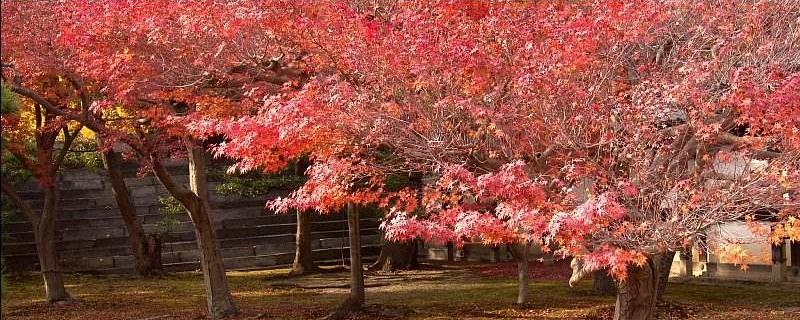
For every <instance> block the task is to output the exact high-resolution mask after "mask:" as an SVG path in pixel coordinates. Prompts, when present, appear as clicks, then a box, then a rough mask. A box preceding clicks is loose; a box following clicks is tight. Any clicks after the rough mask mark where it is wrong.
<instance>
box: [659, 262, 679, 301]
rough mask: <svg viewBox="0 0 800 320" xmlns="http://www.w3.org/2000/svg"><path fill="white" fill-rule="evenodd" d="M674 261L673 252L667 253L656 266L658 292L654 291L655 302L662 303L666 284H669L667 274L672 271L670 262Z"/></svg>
mask: <svg viewBox="0 0 800 320" xmlns="http://www.w3.org/2000/svg"><path fill="white" fill-rule="evenodd" d="M674 259H675V251H667V252H666V253H665V254H664V256H663V257H661V261H660V264H659V266H658V290H657V291H656V301H659V302H660V301H664V292H665V291H667V283H668V282H669V273H670V270H671V269H672V262H673V260H674Z"/></svg>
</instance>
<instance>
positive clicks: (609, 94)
mask: <svg viewBox="0 0 800 320" xmlns="http://www.w3.org/2000/svg"><path fill="white" fill-rule="evenodd" d="M791 6H792V4H791V2H781V1H775V2H765V3H763V4H760V5H759V6H758V7H757V8H756V9H758V10H753V12H751V13H748V14H744V15H742V13H743V12H745V11H746V10H745V9H744V8H745V7H747V5H743V4H736V3H733V2H726V1H721V2H719V3H714V4H700V5H697V4H693V3H688V2H681V1H676V2H670V3H660V2H650V1H639V2H629V3H621V2H614V1H612V2H602V3H601V2H592V1H588V2H558V3H548V4H519V3H498V4H492V5H487V4H483V3H480V2H469V1H466V2H442V3H434V4H413V3H403V5H398V6H392V5H391V4H385V5H383V6H381V5H379V6H376V7H374V8H364V7H359V6H348V5H345V4H341V3H338V4H334V5H332V6H318V7H314V8H305V10H304V11H302V12H301V15H300V17H298V18H295V20H294V21H295V23H296V24H297V25H298V26H302V27H303V30H304V32H300V33H298V34H296V35H295V39H296V40H295V41H296V42H297V43H299V44H301V45H303V46H304V48H305V50H306V52H308V55H309V57H307V61H308V62H309V63H310V64H311V65H312V66H313V67H314V68H315V74H316V76H315V77H314V78H312V79H311V81H310V82H309V83H308V84H307V85H305V86H304V87H303V88H302V89H301V90H299V91H297V92H291V93H285V94H283V95H282V96H278V97H273V98H272V99H270V100H269V101H268V103H267V104H266V105H265V108H264V109H263V110H262V111H261V114H260V115H259V116H258V117H260V118H256V119H258V120H256V122H255V123H252V122H251V123H249V124H248V123H247V122H248V121H252V120H241V119H240V120H237V121H235V122H232V123H228V124H226V125H222V126H221V127H219V128H217V129H221V131H223V132H224V131H226V130H229V133H228V136H233V137H234V138H233V139H232V140H230V141H228V142H227V143H226V144H224V145H222V146H220V148H219V149H218V151H219V152H222V153H226V154H231V155H234V156H236V157H240V158H243V159H244V161H243V162H242V163H241V164H242V168H244V169H251V168H255V167H258V166H260V165H261V164H260V162H259V160H258V159H263V158H264V157H267V156H274V155H273V154H270V153H267V152H263V150H268V149H270V148H273V147H274V145H273V143H276V144H285V143H297V142H303V143H305V146H307V147H308V148H310V149H311V150H314V152H315V153H314V156H315V159H316V160H317V162H316V164H315V166H314V167H312V169H311V170H310V171H309V173H310V175H311V178H310V179H309V181H308V182H307V184H306V185H305V186H304V187H303V188H301V189H300V190H298V192H296V193H295V194H294V195H293V196H292V197H290V198H289V199H284V200H283V201H279V202H277V203H276V205H277V206H278V207H279V208H280V207H282V206H286V207H299V208H314V209H317V210H320V211H323V212H324V211H326V210H331V209H332V208H334V209H335V208H340V207H342V206H344V205H345V204H347V203H363V204H366V203H376V202H377V203H382V204H384V205H387V206H391V207H392V214H391V215H390V217H389V219H388V220H389V221H388V222H387V224H386V225H385V228H386V231H387V236H388V237H390V238H395V239H407V238H412V237H418V236H421V237H423V238H426V239H428V240H436V238H439V240H445V239H454V240H456V241H459V240H463V239H465V238H467V239H468V238H473V237H476V236H477V237H480V238H482V239H483V240H484V241H485V242H488V243H497V242H506V241H519V240H520V239H524V240H525V241H530V240H533V239H540V238H541V237H545V238H546V239H547V240H549V241H552V242H556V243H558V244H559V245H560V246H561V248H560V250H559V253H560V254H564V255H574V256H578V257H580V267H579V268H578V272H577V274H576V279H577V278H580V276H581V274H582V273H585V272H588V271H592V270H598V269H601V268H608V269H609V270H610V272H611V273H612V274H613V275H614V276H616V277H617V278H618V279H620V280H622V285H623V290H622V292H621V293H620V295H619V297H618V302H619V305H618V313H617V317H618V318H625V319H627V318H650V317H652V315H653V310H654V305H653V304H652V301H654V300H653V299H650V298H649V297H648V296H649V295H651V292H646V291H647V288H650V289H652V290H654V286H653V284H652V283H651V284H650V285H648V286H643V285H642V283H637V282H641V281H642V278H640V277H642V276H644V277H645V278H648V279H649V280H648V281H653V279H654V277H653V271H654V270H653V269H655V264H658V262H657V261H658V260H659V259H660V255H661V254H663V253H665V252H667V251H676V250H680V249H683V248H685V246H687V245H688V244H691V243H693V242H695V240H697V238H698V237H702V235H703V234H704V232H706V231H707V227H708V226H711V225H713V224H716V223H721V222H725V221H736V220H739V219H746V218H747V217H748V216H750V215H752V214H754V213H755V212H759V213H760V214H762V215H761V216H760V217H761V218H762V219H763V218H764V215H766V216H767V217H768V218H769V219H772V220H775V221H779V224H778V227H777V228H774V229H775V230H778V233H777V234H778V235H779V236H787V235H792V234H794V235H796V222H795V221H796V217H795V216H796V211H795V210H796V206H797V205H796V202H794V200H792V197H793V191H792V190H794V188H795V186H794V185H793V184H792V182H793V181H795V180H796V179H793V178H795V175H796V174H797V159H796V150H797V144H796V140H797V114H796V101H797V97H796V96H795V95H794V94H795V92H796V91H797V90H796V87H795V86H796V75H794V74H792V70H794V69H793V68H794V67H793V66H794V65H793V64H792V63H794V62H793V61H794V60H792V59H794V58H795V55H793V54H792V52H796V51H797V50H794V49H796V48H794V47H792V45H791V43H793V42H783V41H780V40H779V39H782V38H781V37H784V38H787V37H788V38H789V39H792V37H794V36H796V34H793V33H792V32H791V30H794V29H793V28H792V23H796V19H793V18H792V17H791V16H773V15H772V14H773V12H781V13H787V12H796V10H793V9H792V7H791ZM748 19H749V20H748ZM742 25H756V26H759V27H758V28H750V27H748V28H747V29H746V30H743V29H742V28H743V27H741V26H742ZM695 26H700V27H696V28H695ZM742 57H747V59H748V60H746V61H747V64H744V63H743V62H742ZM759 59H760V60H759ZM287 119H289V120H287ZM287 123H288V124H290V125H289V126H286V124H287ZM254 128H258V130H265V132H255V131H254V130H255V129H254ZM240 132H249V134H248V135H246V136H245V137H241V138H236V137H235V136H236V135H237V134H238V133H240ZM262 137H269V138H262ZM254 141H259V142H255V144H256V145H259V146H262V147H259V148H255V149H249V148H248V146H251V145H252V144H253V143H254ZM315 141H316V143H315ZM262 144H263V145H262ZM387 154H388V155H387ZM766 159H769V160H768V161H766ZM731 166H733V168H735V169H734V170H733V172H734V173H733V174H732V173H731V172H730V171H731V169H730V167H731ZM723 167H726V168H728V169H725V168H723ZM739 167H743V168H739ZM736 168H738V169H736ZM409 171H415V172H422V173H425V174H433V176H434V177H435V180H436V183H434V184H433V186H432V187H430V188H427V189H426V190H425V195H424V196H423V197H422V198H423V201H422V205H423V206H424V208H425V210H424V211H425V213H424V214H423V215H421V216H415V215H414V212H415V210H416V209H417V207H418V205H419V203H418V201H416V200H415V199H416V198H417V197H415V196H410V194H411V193H413V192H412V191H411V190H402V191H401V192H387V191H386V190H385V189H384V188H383V186H382V179H381V178H382V177H385V176H387V175H389V174H393V173H398V172H409ZM784 222H785V223H784ZM646 268H649V269H650V270H649V271H647V270H644V269H646ZM643 270H644V271H643ZM643 272H644V273H645V274H646V273H648V272H649V275H643ZM642 298H643V300H645V301H646V302H645V303H644V304H643V305H635V304H634V301H635V299H642Z"/></svg>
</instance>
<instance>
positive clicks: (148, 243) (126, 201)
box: [98, 140, 163, 277]
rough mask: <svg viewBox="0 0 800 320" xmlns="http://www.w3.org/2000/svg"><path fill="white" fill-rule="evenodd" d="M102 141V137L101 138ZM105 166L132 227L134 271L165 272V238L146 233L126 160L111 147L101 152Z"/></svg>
mask: <svg viewBox="0 0 800 320" xmlns="http://www.w3.org/2000/svg"><path fill="white" fill-rule="evenodd" d="M98 142H99V140H98ZM100 156H101V158H102V160H103V167H105V169H106V171H107V172H108V179H109V180H110V181H111V187H112V191H113V194H114V200H116V202H117V206H118V207H119V213H120V215H121V216H122V220H123V221H124V222H125V228H126V229H127V230H128V244H130V246H131V252H132V253H133V258H134V272H135V273H136V274H137V275H140V276H145V277H146V276H154V275H160V274H162V273H163V266H162V265H161V239H160V237H158V236H157V235H152V234H145V232H144V228H142V219H141V218H139V216H138V215H137V214H136V207H135V206H134V205H133V201H132V200H131V194H130V191H129V190H128V186H126V185H125V179H124V177H123V175H122V170H121V166H122V161H120V156H119V154H118V153H116V152H114V150H112V149H110V148H109V150H107V151H104V152H101V153H100Z"/></svg>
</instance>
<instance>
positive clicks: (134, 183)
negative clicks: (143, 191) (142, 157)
mask: <svg viewBox="0 0 800 320" xmlns="http://www.w3.org/2000/svg"><path fill="white" fill-rule="evenodd" d="M159 184H160V183H159V182H158V180H157V179H156V178H155V177H153V176H145V177H133V178H125V185H126V186H128V188H136V187H141V186H155V185H159Z"/></svg>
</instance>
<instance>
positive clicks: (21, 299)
mask: <svg viewBox="0 0 800 320" xmlns="http://www.w3.org/2000/svg"><path fill="white" fill-rule="evenodd" d="M530 269H531V270H530V272H531V277H532V279H533V281H532V283H531V292H532V296H531V303H530V304H529V305H527V306H525V307H517V306H515V305H514V303H513V302H514V301H515V295H516V283H515V279H516V269H515V265H514V264H513V263H498V264H480V263H458V264H448V265H426V266H424V268H422V269H421V270H416V271H405V272H393V273H368V274H367V277H366V282H365V283H366V287H367V302H366V303H367V305H366V307H365V308H364V311H363V312H361V313H359V314H357V315H354V316H352V319H584V320H590V319H591V320H600V319H610V318H611V315H612V313H613V304H614V298H613V297H605V296H597V295H595V294H593V293H592V290H591V281H590V280H587V281H584V282H583V283H581V284H580V285H579V286H578V287H577V288H569V286H568V285H567V281H566V279H567V278H568V277H569V268H568V266H567V264H566V263H565V262H558V263H556V264H545V263H541V262H533V263H531V267H530ZM287 272H288V270H286V269H276V270H262V271H250V272H230V273H229V279H230V284H231V288H232V290H233V295H234V298H235V300H236V302H237V303H238V305H239V307H240V308H241V310H242V312H241V314H240V315H239V316H237V317H235V318H234V319H313V318H319V317H322V316H324V315H326V314H327V313H328V312H329V311H330V310H331V309H332V308H333V307H334V306H335V305H337V303H339V302H340V301H342V300H343V299H344V297H345V296H346V294H347V290H348V286H347V276H348V273H346V272H344V270H342V269H341V268H335V269H333V270H329V271H328V272H325V273H322V274H317V275H310V276H305V277H294V278H289V277H286V276H285V274H286V273H287ZM66 282H67V284H68V288H67V290H68V291H69V292H70V293H71V294H72V295H73V297H75V298H76V300H77V302H76V303H74V304H69V305H62V306H51V305H48V304H46V303H45V302H44V300H43V299H42V297H43V289H42V286H41V280H40V279H39V278H38V276H36V275H34V274H29V275H15V276H14V275H12V276H11V277H10V278H9V279H8V281H7V283H6V284H7V286H6V288H3V298H2V318H3V319H54V320H55V319H88V320H101V319H139V320H145V319H146V320H160V319H204V318H205V313H206V312H205V297H204V294H203V289H202V275H200V274H198V273H181V274H173V275H168V276H164V277H161V278H156V279H141V278H136V277H131V276H107V275H106V276H92V275H69V276H68V277H67V279H66ZM666 301H667V302H666V303H665V304H662V305H661V306H660V308H659V310H660V314H661V318H662V319H725V320H733V319H800V286H792V285H782V286H773V285H767V284H746V283H708V282H699V281H696V282H692V283H670V285H669V288H668V289H667V294H666Z"/></svg>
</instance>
